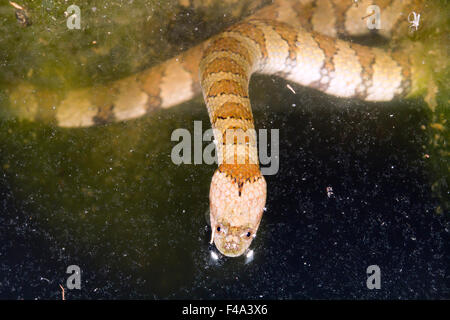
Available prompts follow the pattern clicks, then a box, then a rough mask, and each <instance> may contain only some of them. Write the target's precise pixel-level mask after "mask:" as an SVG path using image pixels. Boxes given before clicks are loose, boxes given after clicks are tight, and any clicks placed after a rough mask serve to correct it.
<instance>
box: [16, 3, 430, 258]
mask: <svg viewBox="0 0 450 320" xmlns="http://www.w3.org/2000/svg"><path fill="white" fill-rule="evenodd" d="M379 2H380V3H379V4H378V5H379V6H380V7H381V9H382V10H383V14H384V17H385V18H384V20H383V22H384V23H385V24H386V25H384V26H383V29H382V32H381V33H382V34H383V35H384V36H390V33H391V31H392V30H393V28H399V26H400V25H401V23H402V19H403V18H404V17H405V15H406V16H407V13H408V12H410V11H412V10H416V11H418V10H419V9H418V8H420V5H421V4H420V3H416V1H413V0H404V1H400V0H390V1H379ZM358 3H359V5H358V6H355V5H354V3H353V2H352V1H350V0H334V1H323V0H303V1H293V0H292V1H288V0H275V1H274V3H273V4H272V5H270V6H268V7H265V8H263V9H261V10H259V11H258V12H256V13H255V14H254V15H252V16H251V17H249V18H248V19H246V20H244V21H243V22H241V23H238V24H237V25H234V26H232V27H230V28H228V29H227V30H226V31H225V32H223V33H221V34H220V35H218V36H216V37H213V38H212V39H210V40H207V41H205V42H204V43H201V44H199V45H197V46H195V47H193V48H191V49H189V50H188V51H186V52H185V53H183V54H181V55H180V56H177V57H174V58H172V59H170V60H168V61H166V62H165V63H163V64H161V65H158V66H156V67H153V68H150V69H148V70H146V71H143V72H141V73H139V74H136V75H133V76H131V77H128V78H125V79H122V80H119V81H116V82H114V83H112V84H110V85H108V86H105V87H104V88H95V89H80V90H76V91H72V92H69V93H68V94H67V95H66V96H65V97H64V98H63V99H61V101H60V103H59V105H57V106H56V108H55V111H54V118H55V121H56V122H57V124H58V125H59V126H62V127H84V126H91V125H95V124H99V123H105V122H110V121H121V120H127V119H131V118H135V117H139V116H142V115H145V114H147V113H149V112H151V111H153V110H155V109H157V108H169V107H171V106H174V105H177V104H179V103H181V102H183V101H186V100H189V99H191V98H192V97H194V96H195V95H197V94H199V93H200V92H202V93H203V96H204V99H205V102H206V105H207V108H208V112H209V116H210V120H211V124H212V126H213V128H214V129H215V130H216V131H215V139H216V141H217V144H216V146H217V154H218V155H219V159H222V162H221V164H220V165H219V168H218V169H217V170H216V172H215V173H214V176H213V178H212V182H211V190H210V219H211V228H212V235H211V241H214V243H215V245H216V247H217V248H218V249H219V251H221V252H222V253H223V254H225V255H227V256H239V255H241V254H242V253H244V252H245V251H246V250H247V248H248V247H249V245H250V243H251V242H252V240H253V238H254V237H255V235H256V232H257V230H258V227H259V224H260V221H261V218H262V214H263V210H264V206H265V201H266V183H265V180H264V177H263V176H262V175H261V173H260V170H259V165H258V156H257V149H256V134H255V131H254V124H253V116H252V111H251V106H250V99H249V94H248V84H249V80H250V77H251V75H252V74H253V73H263V74H270V75H277V76H281V77H283V78H285V79H287V80H290V81H293V82H295V83H298V84H301V85H305V86H309V87H313V88H316V89H318V90H320V91H323V92H325V93H328V94H331V95H334V96H339V97H347V98H359V99H363V100H367V101H383V100H384V101H386V100H391V99H393V98H394V97H397V96H405V95H407V94H408V93H410V92H411V88H412V87H413V85H414V84H413V83H412V81H414V66H413V65H412V64H411V62H410V61H409V57H408V55H405V54H404V53H402V52H387V51H384V50H381V49H377V48H369V47H365V46H361V45H357V44H354V43H351V42H346V41H343V40H338V39H335V38H334V37H336V36H338V35H363V34H365V33H367V31H368V30H367V25H366V22H365V21H363V20H362V19H361V17H363V16H365V15H366V8H367V6H368V5H369V4H372V1H358ZM299 13H300V15H299ZM287 23H289V24H287ZM308 30H309V31H308ZM30 90H31V89H30ZM10 100H11V103H12V104H13V105H14V104H16V105H17V106H18V108H22V109H24V108H25V109H26V111H27V117H28V118H31V119H38V118H39V112H40V106H39V102H38V100H36V99H34V100H33V97H32V96H30V98H29V99H28V100H27V102H26V104H25V105H24V104H22V103H21V101H23V99H22V97H19V96H17V97H16V96H14V94H12V95H11V98H10ZM230 129H233V130H234V134H235V136H231V139H230V136H228V135H227V133H228V132H229V130H230Z"/></svg>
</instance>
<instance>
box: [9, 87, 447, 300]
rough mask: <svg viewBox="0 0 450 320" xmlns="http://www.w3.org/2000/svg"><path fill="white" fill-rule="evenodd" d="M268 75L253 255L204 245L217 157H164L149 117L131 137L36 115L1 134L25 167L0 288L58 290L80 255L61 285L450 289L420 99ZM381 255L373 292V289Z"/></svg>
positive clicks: (97, 289) (71, 294)
mask: <svg viewBox="0 0 450 320" xmlns="http://www.w3.org/2000/svg"><path fill="white" fill-rule="evenodd" d="M275 82H276V83H275V84H274V83H272V81H271V80H267V81H266V80H264V79H263V78H257V79H256V81H255V82H254V84H252V88H254V87H255V86H259V87H260V88H263V89H264V90H262V91H263V92H264V91H266V92H271V91H274V92H277V93H276V94H257V95H256V96H255V100H254V101H255V102H254V105H255V109H256V110H255V118H256V122H257V124H256V125H257V126H258V127H259V128H263V127H267V128H269V127H270V128H280V154H281V161H280V171H279V173H278V174H277V175H275V176H268V177H267V182H268V192H269V195H268V200H267V201H268V202H267V211H266V213H265V215H264V217H263V222H262V225H261V227H260V231H259V234H258V237H257V238H256V240H255V241H254V244H253V245H252V247H253V249H254V251H255V258H254V260H253V261H252V262H250V263H248V264H245V258H236V259H228V258H224V257H221V258H220V259H219V260H218V261H214V260H212V259H211V257H210V254H209V251H208V239H209V232H210V231H209V227H208V226H207V223H206V220H205V218H204V212H205V211H206V209H207V206H208V202H207V200H208V199H207V197H208V184H209V179H210V176H211V174H212V172H213V170H214V167H213V166H206V165H202V166H194V165H184V166H183V165H182V166H179V167H177V166H176V165H173V164H171V163H170V162H169V161H167V157H168V155H170V145H169V146H164V145H162V144H158V143H157V142H155V134H156V133H155V131H153V129H152V128H153V127H152V126H148V127H146V128H144V129H143V131H142V132H141V134H140V135H139V137H138V138H133V132H134V130H135V129H134V128H133V123H126V124H115V125H112V126H108V127H104V128H92V129H80V130H78V131H77V130H71V131H66V130H61V129H56V128H50V127H46V126H41V125H38V124H37V125H33V127H32V129H33V130H31V131H29V130H26V131H25V130H19V131H20V132H21V131H23V132H24V133H23V135H22V136H21V137H20V139H26V137H29V135H30V132H32V133H33V135H35V136H36V138H35V142H33V141H30V142H29V143H28V144H24V145H21V146H19V145H15V146H14V147H16V148H20V149H15V150H12V149H11V150H5V148H2V157H3V160H4V159H5V158H7V159H11V158H15V161H17V163H18V164H17V166H18V167H22V170H21V171H19V172H18V173H16V174H15V177H14V176H11V174H8V173H6V174H4V175H3V177H2V186H3V190H2V199H3V201H2V214H1V215H0V219H1V223H0V225H1V232H0V237H1V241H0V243H1V250H0V252H1V257H2V259H1V269H0V270H1V273H0V277H1V278H0V283H1V286H0V290H1V291H0V292H1V297H2V298H14V299H16V298H25V299H31V298H39V299H42V298H49V299H58V298H60V289H59V287H58V284H65V279H66V278H67V276H68V275H66V274H65V270H66V268H67V266H68V265H71V264H76V265H79V266H80V268H81V272H82V289H81V290H72V291H68V292H67V298H107V299H110V298H148V299H154V298H156V299H160V298H202V299H210V298H256V299H257V298H276V299H292V298H307V299H309V298H358V299H359V298H376V299H381V298H448V297H449V292H448V287H447V286H446V283H445V281H444V280H445V277H446V275H447V274H446V272H447V270H448V260H447V259H448V256H447V255H446V254H447V252H448V251H446V250H448V247H447V246H448V220H446V219H445V215H438V214H436V213H435V212H434V209H435V207H436V205H437V203H438V202H437V200H435V199H433V197H432V193H431V189H430V184H429V181H428V177H427V169H426V159H425V158H424V157H423V150H422V149H421V145H422V144H423V143H424V142H425V140H426V134H425V133H424V131H423V130H421V129H420V126H421V125H422V124H423V123H426V121H427V112H426V109H425V108H424V106H423V104H421V103H419V102H416V101H409V102H393V103H383V104H367V103H361V102H354V101H347V100H340V99H335V98H330V97H328V96H325V95H323V94H320V93H316V92H314V91H312V90H307V89H301V88H296V90H297V95H293V94H292V93H291V94H290V93H289V92H290V91H289V90H288V89H287V88H285V87H284V86H283V85H284V84H285V83H284V81H282V80H279V81H278V80H277V81H275ZM253 91H254V90H253ZM258 91H259V90H258ZM279 96H283V97H284V98H283V103H282V104H280V103H279V102H277V99H278V98H279ZM292 104H296V106H295V107H292ZM271 109H272V110H271ZM273 109H274V110H273ZM159 117H160V121H161V122H164V123H167V122H172V123H173V124H174V126H179V127H182V126H183V124H185V125H186V127H188V128H189V126H191V127H192V119H196V120H203V121H204V122H205V123H207V122H206V121H207V115H206V111H205V110H203V109H202V106H201V103H199V104H198V105H196V104H195V103H189V104H185V105H184V106H182V107H180V110H176V111H167V112H162V113H161V114H159ZM186 119H188V120H186ZM148 122H149V121H148V120H145V119H144V120H139V121H137V122H135V124H136V126H138V127H145V125H146V124H148ZM150 122H151V121H150ZM2 126H8V127H10V129H11V128H14V129H17V128H20V129H22V127H21V125H17V124H14V123H3V124H2ZM28 126H29V125H28ZM27 129H30V128H27ZM72 131H75V132H72ZM104 131H106V132H107V133H105V132H104ZM170 131H171V130H170V129H168V130H166V131H159V132H158V136H159V137H166V138H168V137H167V135H168V134H169V133H170ZM92 135H93V136H94V137H93V138H92V137H91V136H92ZM126 137H128V139H129V143H128V146H127V147H130V148H133V150H134V155H133V156H132V157H129V156H128V155H125V156H122V155H121V154H120V152H124V153H125V151H126V150H124V148H122V149H120V150H119V151H120V152H119V151H117V152H116V153H114V154H112V153H113V152H114V151H112V150H113V149H115V148H116V147H115V146H113V147H109V148H108V147H107V145H109V144H111V143H113V141H116V140H117V139H118V140H120V139H122V138H125V139H126ZM15 139H17V140H20V139H19V138H18V137H15ZM41 139H52V140H53V141H52V143H50V146H52V147H50V146H49V145H47V146H46V147H41V146H40V143H39V141H42V140H41ZM105 140H106V141H105ZM166 141H169V140H166ZM172 144H173V143H172ZM62 145H65V146H66V148H65V150H64V152H62V151H61V148H62ZM86 145H87V146H86ZM152 145H154V146H156V147H157V148H160V149H158V151H157V152H155V150H154V149H152ZM122 146H123V144H122ZM100 147H102V148H103V150H100V149H97V148H100ZM11 148H12V146H11ZM105 149H106V150H105ZM5 151H7V154H5ZM104 153H106V154H109V155H110V158H108V157H107V156H106V157H105V155H104ZM36 157H37V158H38V159H40V161H37V162H33V161H31V160H26V159H29V158H36ZM97 157H98V159H97V162H98V163H97V164H96V163H95V162H94V163H88V160H90V159H93V158H94V160H95V158H97ZM27 161H28V162H27ZM79 162H81V163H79ZM110 166H111V168H112V169H111V170H109V167H110ZM30 170H36V171H39V172H42V174H36V175H32V174H29V172H30ZM58 170H59V171H58ZM121 171H122V172H121ZM57 177H59V178H57ZM58 179H60V180H59V181H58ZM37 180H38V181H37ZM19 182H20V183H19ZM328 186H331V187H332V188H333V192H334V198H333V197H331V198H329V197H328V196H327V193H326V187H328ZM83 188H88V189H89V190H90V191H86V190H80V189H83ZM12 190H16V191H15V192H13V191H12ZM93 208H97V209H93ZM373 264H376V265H378V266H380V268H381V274H382V278H381V279H382V288H381V289H380V290H378V291H370V290H368V289H367V288H366V279H367V276H366V268H367V267H368V266H369V265H373ZM43 278H45V279H48V280H45V279H43Z"/></svg>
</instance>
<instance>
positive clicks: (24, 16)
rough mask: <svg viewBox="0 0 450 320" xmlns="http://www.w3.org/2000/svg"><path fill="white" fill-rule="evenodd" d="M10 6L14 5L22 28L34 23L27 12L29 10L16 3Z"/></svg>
mask: <svg viewBox="0 0 450 320" xmlns="http://www.w3.org/2000/svg"><path fill="white" fill-rule="evenodd" d="M9 4H10V5H12V6H13V7H14V8H15V9H16V18H17V21H18V22H19V24H20V25H21V26H22V27H28V26H31V24H32V22H31V18H30V14H29V13H28V12H27V10H26V9H25V8H24V7H22V6H20V5H18V4H17V3H15V2H12V1H10V2H9Z"/></svg>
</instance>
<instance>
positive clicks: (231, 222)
mask: <svg viewBox="0 0 450 320" xmlns="http://www.w3.org/2000/svg"><path fill="white" fill-rule="evenodd" d="M257 173H258V175H255V176H253V177H252V178H251V179H244V180H242V179H236V178H234V177H233V175H230V174H229V172H228V173H227V172H226V171H224V170H223V167H219V169H217V170H216V172H215V173H214V176H213V178H212V182H211V189H210V194H209V199H210V220H211V228H212V236H211V242H214V244H215V245H216V247H217V249H218V250H219V251H220V252H221V253H222V254H223V255H225V256H228V257H237V256H240V255H242V254H243V253H244V252H245V251H246V250H247V249H248V247H249V246H250V244H251V243H252V240H253V239H254V238H255V236H256V232H257V231H258V227H259V223H260V222H261V218H262V214H263V211H264V206H265V203H266V181H265V180H264V177H263V176H262V175H261V174H260V172H259V168H258V170H257Z"/></svg>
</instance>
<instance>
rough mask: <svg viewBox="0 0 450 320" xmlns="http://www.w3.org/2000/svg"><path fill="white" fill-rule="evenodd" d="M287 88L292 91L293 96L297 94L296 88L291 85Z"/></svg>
mask: <svg viewBox="0 0 450 320" xmlns="http://www.w3.org/2000/svg"><path fill="white" fill-rule="evenodd" d="M286 87H287V88H288V89H289V90H291V91H292V93H293V94H296V92H295V90H294V88H292V87H291V85H290V84H289V83H288V84H287V85H286Z"/></svg>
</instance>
